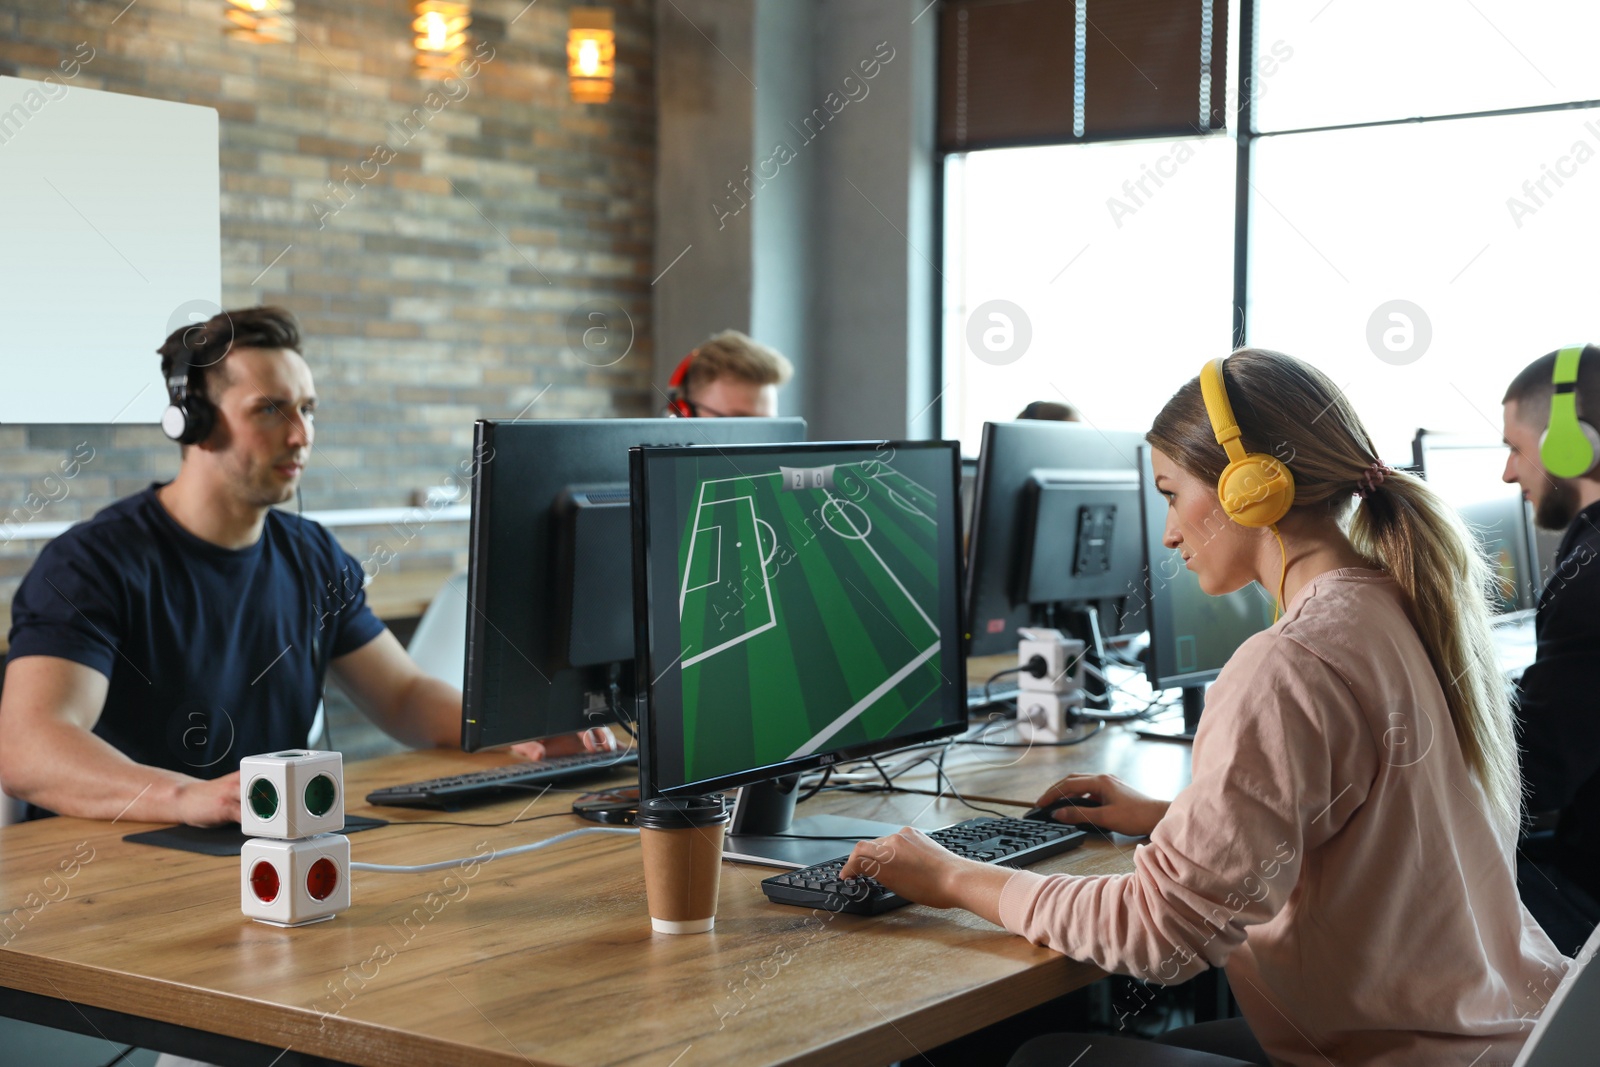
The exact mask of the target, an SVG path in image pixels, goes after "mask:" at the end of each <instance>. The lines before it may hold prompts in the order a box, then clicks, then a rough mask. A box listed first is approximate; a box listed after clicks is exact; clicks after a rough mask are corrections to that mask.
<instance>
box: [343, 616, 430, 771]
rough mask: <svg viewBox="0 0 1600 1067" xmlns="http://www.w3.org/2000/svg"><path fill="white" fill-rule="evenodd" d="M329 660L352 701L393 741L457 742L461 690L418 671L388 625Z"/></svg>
mask: <svg viewBox="0 0 1600 1067" xmlns="http://www.w3.org/2000/svg"><path fill="white" fill-rule="evenodd" d="M331 666H332V668H333V674H334V677H335V678H336V679H338V682H339V685H340V686H341V687H342V688H343V689H344V691H345V692H346V693H348V694H350V699H352V700H354V701H355V703H356V707H358V708H360V709H361V711H362V713H363V714H365V715H366V716H367V718H369V719H371V720H372V721H373V722H375V723H377V724H378V726H379V727H380V728H382V730H383V732H384V733H386V734H388V735H389V736H390V737H392V738H394V739H395V740H396V741H400V742H402V743H404V744H407V745H410V746H411V747H413V748H425V747H428V746H435V747H439V748H445V747H450V746H457V745H460V744H461V690H459V689H457V688H456V687H455V686H453V685H448V684H446V683H444V682H441V681H440V680H439V679H437V678H434V677H433V676H431V675H428V674H424V673H423V671H422V668H420V667H418V666H417V664H416V661H415V660H413V659H412V658H411V657H410V656H408V655H406V650H405V649H404V648H402V647H400V642H399V641H397V640H396V639H395V636H394V634H393V633H391V632H390V631H388V630H384V631H382V632H381V633H379V634H378V636H377V637H374V638H373V639H372V640H371V641H368V642H367V643H366V644H364V645H362V646H361V647H360V648H358V649H356V650H355V651H354V652H348V653H346V654H345V655H343V656H339V657H338V658H336V659H335V660H334V661H333V662H332V664H331Z"/></svg>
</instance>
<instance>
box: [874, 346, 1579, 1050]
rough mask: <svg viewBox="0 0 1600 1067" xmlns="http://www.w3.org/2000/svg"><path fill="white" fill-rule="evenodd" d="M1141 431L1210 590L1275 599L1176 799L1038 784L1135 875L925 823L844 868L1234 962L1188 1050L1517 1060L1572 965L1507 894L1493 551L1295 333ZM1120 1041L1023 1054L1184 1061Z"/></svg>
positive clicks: (1504, 718)
mask: <svg viewBox="0 0 1600 1067" xmlns="http://www.w3.org/2000/svg"><path fill="white" fill-rule="evenodd" d="M1146 439H1147V440H1148V441H1149V442H1150V444H1151V445H1152V450H1153V454H1152V466H1153V469H1154V472H1155V478H1156V486H1157V487H1158V488H1159V489H1160V490H1161V492H1162V494H1163V496H1165V497H1166V499H1167V501H1168V504H1169V510H1168V516H1167V528H1166V538H1165V540H1166V544H1167V545H1168V546H1169V547H1175V548H1177V549H1178V551H1179V552H1180V553H1181V554H1182V556H1183V558H1184V560H1185V565H1186V566H1187V567H1188V568H1189V569H1190V570H1192V571H1194V572H1195V573H1196V575H1197V576H1198V577H1199V580H1200V585H1201V588H1202V589H1204V590H1205V591H1206V592H1208V593H1212V594H1219V595H1220V594H1223V593H1228V592H1232V591H1233V590H1235V589H1239V588H1241V587H1243V586H1245V585H1248V584H1249V583H1250V582H1259V583H1261V585H1262V586H1264V587H1265V588H1267V589H1269V590H1271V591H1273V592H1274V593H1275V594H1276V596H1277V599H1278V603H1279V607H1280V609H1281V612H1282V614H1281V617H1280V618H1279V619H1278V621H1277V622H1276V623H1275V624H1274V625H1273V626H1272V627H1271V628H1270V629H1269V630H1266V631H1264V632H1262V633H1260V634H1257V635H1256V636H1254V637H1252V638H1250V639H1249V640H1248V641H1247V642H1245V644H1244V645H1242V646H1241V647H1240V648H1239V650H1238V651H1237V652H1236V653H1235V654H1234V656H1233V658H1232V659H1231V660H1230V661H1229V662H1228V664H1227V666H1226V667H1225V668H1224V669H1223V670H1222V672H1221V674H1220V675H1219V676H1218V678H1217V680H1216V682H1215V683H1214V684H1213V685H1212V687H1211V690H1210V692H1209V693H1208V695H1207V701H1206V713H1205V716H1204V718H1202V719H1201V723H1200V728H1199V731H1198V733H1197V734H1196V736H1195V741H1194V756H1193V773H1192V777H1191V781H1190V784H1189V786H1188V787H1187V788H1185V789H1184V790H1183V791H1182V792H1181V793H1180V794H1179V795H1178V797H1177V798H1176V799H1174V800H1173V801H1171V802H1170V803H1169V802H1166V801H1161V800H1156V799H1154V798H1151V797H1146V796H1143V795H1141V794H1139V793H1136V792H1135V791H1133V790H1132V789H1130V788H1129V787H1127V786H1126V785H1124V784H1123V783H1121V782H1119V781H1117V780H1116V779H1114V778H1112V777H1110V776H1106V775H1072V776H1069V777H1068V778H1066V779H1063V780H1062V781H1061V782H1058V783H1057V784H1056V785H1055V786H1054V787H1052V789H1051V790H1050V791H1049V792H1047V793H1046V795H1045V796H1044V797H1041V798H1040V801H1039V803H1040V804H1041V805H1043V804H1045V803H1047V802H1049V801H1052V800H1057V799H1061V798H1078V797H1082V798H1086V799H1088V800H1090V801H1092V802H1094V804H1095V806H1090V807H1085V808H1082V809H1078V808H1071V807H1069V808H1067V809H1065V810H1063V811H1061V812H1060V814H1058V815H1056V816H1054V817H1055V818H1057V819H1060V820H1062V821H1065V822H1074V823H1082V822H1090V823H1094V824H1095V825H1097V826H1099V827H1101V828H1103V829H1107V830H1115V831H1119V832H1122V833H1125V834H1134V835H1148V837H1149V841H1148V843H1146V844H1143V845H1140V846H1139V847H1137V848H1136V849H1135V851H1134V856H1133V859H1134V873H1132V874H1127V875H1116V876H1098V877H1079V876H1073V875H1045V874H1039V873H1036V872H1034V871H1026V870H1022V871H1015V872H1013V871H1009V870H1006V869H1004V868H997V867H994V866H991V865H986V864H981V863H974V862H971V861H968V860H962V859H958V858H956V857H955V856H952V855H950V854H949V853H947V852H944V850H943V849H941V848H940V847H939V846H938V845H936V844H934V843H933V842H932V841H931V840H930V839H929V838H927V837H926V836H924V835H922V834H920V833H918V832H917V831H914V830H903V831H901V832H900V833H898V834H896V835H894V836H893V837H890V838H885V839H882V840H880V841H875V842H864V843H863V844H861V845H858V846H857V848H856V851H855V853H854V854H853V855H852V860H851V863H850V864H849V865H847V867H846V870H845V873H846V874H849V875H853V874H856V873H858V872H860V871H863V870H873V871H874V874H875V877H876V878H877V879H878V881H880V882H882V883H884V884H885V885H888V886H889V887H890V888H892V889H894V890H895V891H896V892H898V893H900V894H901V895H903V896H906V897H909V898H910V899H912V900H916V901H920V902H922V903H925V904H931V905H933V906H935V907H962V908H966V909H968V910H970V911H973V912H976V913H977V914H979V915H981V916H983V917H985V918H988V919H990V920H991V921H993V922H995V923H998V924H1000V925H1003V926H1005V927H1006V928H1007V929H1009V930H1011V931H1012V932H1014V933H1017V934H1020V935H1022V936H1024V937H1026V938H1028V939H1029V940H1031V941H1034V942H1035V943H1038V944H1043V945H1048V946H1050V947H1051V948H1054V949H1056V950H1058V951H1060V952H1063V953H1065V954H1067V955H1069V956H1072V957H1074V958H1077V959H1083V960H1089V961H1091V962H1093V963H1095V964H1097V965H1099V966H1101V967H1104V968H1105V969H1107V970H1109V971H1115V972H1118V973H1122V974H1130V975H1135V976H1137V977H1141V978H1145V979H1148V980H1150V981H1154V982H1160V983H1172V982H1181V981H1184V980H1186V979H1188V978H1190V977H1192V976H1193V975H1195V974H1197V973H1198V972H1200V971H1203V970H1205V969H1206V968H1207V967H1226V969H1227V973H1228V979H1229V986H1230V988H1231V989H1232V991H1233V993H1234V996H1235V997H1236V998H1237V999H1238V1002H1239V1005H1240V1007H1241V1008H1242V1010H1243V1012H1244V1019H1242V1020H1227V1021H1224V1022H1221V1023H1211V1024H1205V1025H1203V1026H1199V1027H1189V1028H1186V1029H1184V1030H1177V1031H1172V1032H1170V1033H1169V1034H1166V1035H1163V1036H1162V1038H1161V1039H1159V1040H1160V1041H1161V1043H1163V1044H1171V1045H1178V1046H1182V1047H1185V1048H1192V1049H1203V1050H1207V1051H1210V1052H1212V1053H1225V1054H1226V1055H1227V1056H1228V1057H1231V1058H1215V1059H1213V1058H1211V1057H1206V1056H1203V1055H1202V1056H1198V1057H1196V1054H1194V1053H1190V1054H1189V1056H1188V1057H1187V1058H1183V1059H1180V1060H1176V1061H1173V1062H1182V1063H1185V1064H1191V1063H1192V1064H1200V1063H1216V1064H1219V1065H1221V1064H1232V1065H1235V1067H1237V1065H1238V1064H1239V1063H1254V1064H1258V1065H1261V1067H1266V1065H1267V1064H1268V1063H1269V1062H1270V1063H1271V1064H1295V1065H1301V1064H1306V1065H1310V1064H1319V1065H1320V1064H1324V1063H1329V1062H1332V1063H1339V1064H1345V1063H1351V1064H1355V1063H1360V1064H1364V1065H1384V1067H1400V1065H1411V1064H1419V1063H1429V1064H1435V1063H1438V1064H1443V1063H1451V1064H1460V1065H1461V1067H1467V1065H1468V1064H1474V1065H1476V1067H1487V1065H1488V1064H1491V1063H1494V1064H1509V1063H1511V1061H1512V1060H1513V1059H1515V1057H1516V1055H1517V1051H1518V1049H1519V1048H1520V1047H1521V1045H1522V1043H1523V1041H1524V1040H1525V1039H1526V1037H1527V1033H1528V1029H1529V1027H1528V1026H1527V1024H1526V1023H1525V1021H1524V1020H1526V1019H1528V1018H1530V1017H1533V1016H1536V1015H1537V1014H1538V1013H1539V1011H1540V1010H1541V1009H1542V1008H1543V1005H1544V1001H1545V1000H1546V999H1548V997H1549V994H1550V991H1551V990H1553V989H1554V988H1555V986H1556V985H1557V984H1558V983H1559V982H1560V980H1561V978H1562V976H1563V975H1564V974H1565V972H1566V968H1567V964H1568V961H1567V959H1566V958H1565V957H1563V956H1562V955H1561V953H1560V952H1558V951H1557V950H1556V948H1555V946H1554V945H1553V944H1552V943H1551V941H1550V939H1549V938H1548V937H1546V936H1545V934H1544V931H1542V930H1541V929H1540V928H1539V927H1538V925H1537V924H1536V923H1534V922H1533V920H1532V919H1531V918H1530V917H1529V916H1528V914H1527V912H1526V911H1525V910H1524V909H1523V907H1522V905H1521V903H1520V901H1519V899H1518V896H1517V889H1516V884H1515V862H1514V857H1513V848H1514V842H1515V840H1516V833H1517V823H1518V818H1519V811H1520V798H1521V780H1520V777H1519V774H1518V768H1517V753H1516V748H1515V743H1514V740H1513V736H1512V717H1511V712H1510V708H1509V706H1508V703H1507V698H1506V694H1505V690H1504V686H1503V683H1502V681H1501V678H1500V673H1499V667H1498V664H1497V662H1496V658H1495V655H1494V651H1493V648H1492V646H1491V643H1490V630H1489V599H1488V591H1489V588H1490V571H1489V568H1488V565H1487V562H1486V561H1485V560H1484V558H1483V557H1482V556H1481V554H1480V552H1479V551H1478V549H1477V548H1476V546H1475V543H1474V541H1473V539H1472V537H1471V535H1470V533H1469V532H1468V530H1467V529H1466V527H1465V526H1464V525H1463V524H1462V522H1461V520H1460V518H1459V517H1458V516H1457V515H1456V513H1455V511H1454V510H1453V509H1451V508H1450V507H1449V506H1448V505H1447V504H1445V503H1444V502H1443V501H1442V500H1441V499H1440V498H1439V497H1438V496H1437V495H1436V494H1435V493H1434V492H1433V491H1432V490H1431V489H1429V488H1428V487H1427V486H1426V485H1425V484H1424V483H1423V482H1422V481H1421V480H1420V479H1417V478H1414V477H1412V476H1410V475H1408V474H1405V473H1402V472H1398V471H1393V470H1390V469H1389V468H1387V467H1385V466H1384V465H1383V464H1382V463H1381V462H1380V461H1379V459H1378V456H1377V452H1376V450H1375V448H1374V446H1373V443H1372V439H1371V437H1370V436H1369V435H1368V434H1367V431H1366V429H1365V428H1364V427H1363V426H1362V424H1361V420H1360V419H1359V418H1358V417H1357V415H1356V413H1355V411H1354V410H1353V409H1352V408H1351V407H1350V405H1349V402H1348V401H1347V400H1346V399H1345V397H1344V396H1343V394H1342V393H1341V392H1340V391H1339V389H1338V388H1337V387H1336V386H1335V385H1334V384H1333V382H1332V381H1330V380H1329V379H1328V378H1327V377H1326V376H1325V375H1323V374H1321V373H1320V372H1318V371H1317V370H1316V369H1315V368H1313V367H1311V366H1309V365H1307V364H1305V363H1302V362H1300V361H1299V360H1296V359H1293V358H1291V357H1289V356H1286V355H1282V354H1280V353H1277V352H1268V351H1264V350H1259V349H1242V350H1240V351H1238V352H1235V353H1234V354H1233V355H1232V356H1230V357H1228V358H1227V359H1226V360H1222V359H1218V360H1215V361H1213V362H1211V363H1209V364H1207V366H1206V367H1205V368H1204V369H1203V371H1202V372H1201V374H1200V376H1199V377H1198V378H1196V379H1193V380H1191V381H1189V382H1188V383H1186V384H1185V385H1184V386H1183V387H1182V388H1181V389H1179V390H1178V392H1177V394H1176V395H1174V396H1173V398H1172V399H1171V400H1170V401H1169V402H1168V403H1167V405H1166V406H1165V407H1164V408H1163V409H1162V411H1161V413H1160V414H1159V415H1158V416H1157V417H1156V420H1155V424H1154V426H1153V427H1152V428H1151V430H1150V432H1149V434H1147V435H1146ZM1219 446H1220V447H1219ZM1358 499H1359V500H1360V506H1359V507H1357V506H1356V501H1357V500H1358ZM1127 1044H1128V1043H1127V1042H1118V1041H1117V1040H1116V1039H1107V1038H1105V1037H1102V1036H1098V1035H1097V1036H1094V1037H1092V1038H1085V1037H1075V1036H1072V1035H1051V1036H1048V1037H1044V1038H1039V1039H1036V1040H1035V1041H1032V1042H1029V1043H1028V1044H1027V1045H1025V1046H1024V1047H1023V1049H1022V1050H1021V1051H1020V1052H1019V1053H1018V1054H1017V1057H1016V1058H1015V1059H1013V1060H1012V1064H1013V1067H1023V1065H1028V1067H1032V1065H1036V1064H1038V1065H1042V1064H1047V1063H1059V1064H1063V1065H1064V1064H1068V1063H1074V1064H1077V1065H1078V1067H1096V1065H1104V1064H1123V1063H1148V1064H1156V1063H1164V1062H1168V1061H1166V1060H1163V1059H1161V1058H1160V1052H1161V1050H1155V1049H1151V1048H1150V1047H1149V1046H1148V1045H1143V1044H1138V1045H1136V1047H1134V1048H1132V1049H1130V1048H1128V1047H1126V1045H1127ZM1079 1056H1081V1057H1082V1058H1081V1059H1077V1058H1076V1057H1079Z"/></svg>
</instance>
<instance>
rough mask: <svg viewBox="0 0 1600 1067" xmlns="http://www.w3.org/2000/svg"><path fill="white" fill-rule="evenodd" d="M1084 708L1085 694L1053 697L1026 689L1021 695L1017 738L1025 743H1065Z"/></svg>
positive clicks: (1081, 691) (1080, 689)
mask: <svg viewBox="0 0 1600 1067" xmlns="http://www.w3.org/2000/svg"><path fill="white" fill-rule="evenodd" d="M1082 708H1083V690H1082V688H1079V689H1078V690H1076V691H1075V692H1072V693H1049V692H1043V691H1039V690H1029V689H1024V690H1022V691H1021V692H1019V693H1018V694H1017V735H1018V736H1019V737H1021V738H1022V740H1024V741H1028V742H1034V741H1037V742H1041V743H1052V744H1053V743H1054V742H1057V741H1065V740H1066V739H1067V735H1068V734H1070V733H1071V732H1072V727H1073V725H1074V719H1075V718H1076V716H1077V713H1078V712H1079V711H1080V710H1082Z"/></svg>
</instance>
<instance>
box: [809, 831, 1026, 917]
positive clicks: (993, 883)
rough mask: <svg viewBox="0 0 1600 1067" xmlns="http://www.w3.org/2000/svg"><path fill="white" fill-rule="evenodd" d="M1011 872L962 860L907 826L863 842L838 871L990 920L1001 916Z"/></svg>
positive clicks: (920, 901)
mask: <svg viewBox="0 0 1600 1067" xmlns="http://www.w3.org/2000/svg"><path fill="white" fill-rule="evenodd" d="M1013 873H1014V872H1013V871H1012V870H1011V869H1010V868H1009V867H997V866H995V865H994V864H990V863H980V862H978V861H977V860H969V859H962V858H961V857H960V856H957V855H956V854H955V853H953V852H951V851H950V850H949V849H947V848H945V847H944V846H943V845H941V844H939V843H938V842H937V841H935V840H933V838H931V837H929V836H928V835H927V834H925V833H923V832H922V831H921V830H915V829H912V828H911V827H909V826H908V827H906V828H905V829H904V830H901V831H900V832H898V833H895V834H890V835H889V836H888V837H880V838H878V839H877V840H875V841H862V842H859V843H858V844H857V845H856V847H855V848H854V849H852V850H851V852H850V859H849V861H848V862H846V863H845V865H844V869H843V870H842V871H840V872H839V874H840V877H842V878H859V877H867V878H871V879H873V880H874V881H876V882H877V883H878V884H879V885H882V886H884V887H885V888H887V889H891V890H893V891H894V892H896V893H898V894H900V895H901V896H903V897H905V898H906V899H907V900H914V901H916V902H917V903H918V904H926V905H928V906H929V907H931V908H966V909H967V910H968V911H973V912H977V913H978V914H979V915H982V916H983V917H984V918H987V919H990V920H991V921H994V919H995V916H996V915H998V913H999V901H1000V890H1001V889H1003V888H1005V884H1006V881H1007V879H1009V878H1010V877H1011V875H1012V874H1013ZM985 905H987V907H985ZM991 912H992V913H991Z"/></svg>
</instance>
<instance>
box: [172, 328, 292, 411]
mask: <svg viewBox="0 0 1600 1067" xmlns="http://www.w3.org/2000/svg"><path fill="white" fill-rule="evenodd" d="M235 346H237V347H239V348H287V349H289V350H290V351H292V352H299V351H300V324H299V323H298V322H296V321H295V317H294V313H293V312H291V311H288V310H286V309H284V308H280V307H253V308H245V309H243V310H242V311H223V312H220V313H219V314H216V315H213V316H211V318H209V319H207V320H206V321H205V322H202V323H200V324H199V325H196V326H183V327H180V328H178V329H176V330H173V331H172V333H171V334H170V335H169V336H168V337H167V339H166V341H165V342H164V343H163V344H162V346H161V347H160V348H158V349H156V351H157V352H159V353H161V379H162V380H163V381H166V380H168V379H170V378H171V377H172V370H173V367H174V366H175V365H176V364H177V362H178V357H179V356H180V355H182V354H183V353H184V352H187V353H188V361H189V391H190V392H191V393H197V394H199V395H201V396H204V397H205V398H206V399H207V400H210V401H212V402H215V401H216V399H217V398H216V395H215V394H214V393H213V392H212V390H211V388H210V385H209V382H210V379H211V377H212V372H213V371H215V372H216V373H217V375H219V376H220V378H221V380H222V381H224V382H226V380H227V372H226V371H224V370H221V369H219V364H221V363H222V360H223V357H225V356H226V355H227V354H228V353H229V352H230V351H232V350H233V348H234V347H235Z"/></svg>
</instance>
